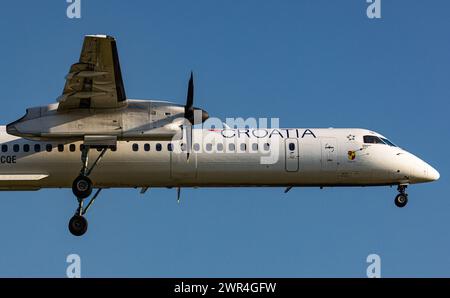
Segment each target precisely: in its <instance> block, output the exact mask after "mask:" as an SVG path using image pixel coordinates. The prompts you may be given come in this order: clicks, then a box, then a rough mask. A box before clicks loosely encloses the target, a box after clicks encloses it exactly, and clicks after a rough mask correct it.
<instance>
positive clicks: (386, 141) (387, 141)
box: [381, 138, 397, 147]
mask: <svg viewBox="0 0 450 298" xmlns="http://www.w3.org/2000/svg"><path fill="white" fill-rule="evenodd" d="M381 139H382V140H383V142H385V143H386V144H388V145H389V146H392V147H397V145H395V144H394V143H392V142H391V141H389V140H388V139H385V138H381Z"/></svg>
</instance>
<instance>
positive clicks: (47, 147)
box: [45, 144, 53, 152]
mask: <svg viewBox="0 0 450 298" xmlns="http://www.w3.org/2000/svg"><path fill="white" fill-rule="evenodd" d="M52 149H53V148H52V144H47V145H45V150H46V151H47V152H52Z"/></svg>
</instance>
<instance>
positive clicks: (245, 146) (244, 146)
mask: <svg viewBox="0 0 450 298" xmlns="http://www.w3.org/2000/svg"><path fill="white" fill-rule="evenodd" d="M246 150H247V144H245V143H242V144H241V151H246Z"/></svg>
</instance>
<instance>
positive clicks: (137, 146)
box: [133, 143, 139, 152]
mask: <svg viewBox="0 0 450 298" xmlns="http://www.w3.org/2000/svg"><path fill="white" fill-rule="evenodd" d="M138 150H139V145H138V144H136V143H134V144H133V151H134V152H136V151H138Z"/></svg>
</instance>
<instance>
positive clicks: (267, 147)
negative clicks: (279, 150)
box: [264, 143, 270, 151]
mask: <svg viewBox="0 0 450 298" xmlns="http://www.w3.org/2000/svg"><path fill="white" fill-rule="evenodd" d="M264 150H265V151H269V150H270V144H269V143H265V144H264Z"/></svg>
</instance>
